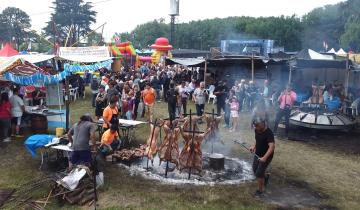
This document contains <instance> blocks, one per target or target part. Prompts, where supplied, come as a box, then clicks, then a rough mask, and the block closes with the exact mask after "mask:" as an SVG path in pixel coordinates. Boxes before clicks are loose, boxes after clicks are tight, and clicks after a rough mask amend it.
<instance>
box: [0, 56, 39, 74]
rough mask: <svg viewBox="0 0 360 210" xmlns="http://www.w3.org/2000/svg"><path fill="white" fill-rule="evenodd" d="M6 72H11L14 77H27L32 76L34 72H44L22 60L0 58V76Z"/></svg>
mask: <svg viewBox="0 0 360 210" xmlns="http://www.w3.org/2000/svg"><path fill="white" fill-rule="evenodd" d="M6 72H11V73H12V74H14V75H22V76H28V75H33V74H35V73H36V72H44V71H43V70H42V69H41V68H39V67H37V66H35V65H34V64H32V63H30V62H28V61H25V60H24V59H22V58H16V57H15V56H13V57H9V58H5V57H2V58H0V75H3V74H4V73H6Z"/></svg>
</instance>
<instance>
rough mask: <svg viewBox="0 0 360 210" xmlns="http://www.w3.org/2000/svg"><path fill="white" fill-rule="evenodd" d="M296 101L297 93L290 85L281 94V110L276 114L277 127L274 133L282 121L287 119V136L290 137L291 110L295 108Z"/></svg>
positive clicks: (279, 100) (279, 99)
mask: <svg viewBox="0 0 360 210" xmlns="http://www.w3.org/2000/svg"><path fill="white" fill-rule="evenodd" d="M295 101H296V93H295V92H294V91H292V88H291V86H290V85H287V86H286V89H285V90H284V91H283V92H282V93H281V95H280V96H279V98H278V102H279V103H280V109H279V111H278V112H277V114H276V118H275V125H274V133H275V134H276V132H277V129H278V126H279V123H280V120H281V119H282V118H283V117H284V118H285V135H286V137H288V134H289V119H290V112H291V108H292V107H293V105H294V103H295Z"/></svg>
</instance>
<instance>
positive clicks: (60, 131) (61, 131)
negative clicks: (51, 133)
mask: <svg viewBox="0 0 360 210" xmlns="http://www.w3.org/2000/svg"><path fill="white" fill-rule="evenodd" d="M55 135H56V137H60V136H62V135H64V128H56V129H55Z"/></svg>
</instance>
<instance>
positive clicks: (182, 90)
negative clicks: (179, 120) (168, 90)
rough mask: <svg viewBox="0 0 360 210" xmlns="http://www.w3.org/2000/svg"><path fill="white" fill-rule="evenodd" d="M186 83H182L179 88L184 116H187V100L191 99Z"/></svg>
mask: <svg viewBox="0 0 360 210" xmlns="http://www.w3.org/2000/svg"><path fill="white" fill-rule="evenodd" d="M185 85H186V82H185V81H182V82H181V85H180V86H179V87H178V91H179V96H180V103H181V105H182V109H183V110H182V111H183V115H184V116H186V113H187V112H186V111H187V110H186V106H187V100H188V97H189V93H188V92H187V89H186V86H185Z"/></svg>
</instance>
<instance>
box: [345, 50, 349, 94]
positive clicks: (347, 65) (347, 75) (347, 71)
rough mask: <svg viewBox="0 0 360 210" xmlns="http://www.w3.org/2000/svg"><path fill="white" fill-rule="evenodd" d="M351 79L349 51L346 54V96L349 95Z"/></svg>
mask: <svg viewBox="0 0 360 210" xmlns="http://www.w3.org/2000/svg"><path fill="white" fill-rule="evenodd" d="M349 80H350V71H349V53H347V54H346V75H345V96H346V97H347V96H348V93H349Z"/></svg>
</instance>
